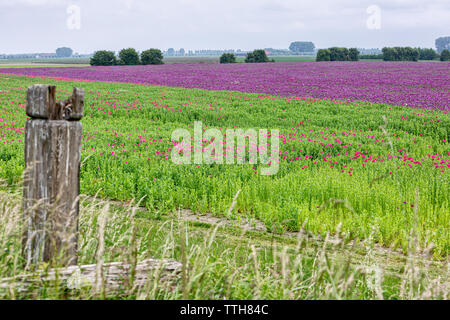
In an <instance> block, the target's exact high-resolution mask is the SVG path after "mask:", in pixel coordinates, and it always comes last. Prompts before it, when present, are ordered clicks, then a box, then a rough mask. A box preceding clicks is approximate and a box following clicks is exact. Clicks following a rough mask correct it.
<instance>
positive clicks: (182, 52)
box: [180, 48, 186, 56]
mask: <svg viewBox="0 0 450 320" xmlns="http://www.w3.org/2000/svg"><path fill="white" fill-rule="evenodd" d="M185 54H186V51H184V49H183V48H181V49H180V56H184V55H185Z"/></svg>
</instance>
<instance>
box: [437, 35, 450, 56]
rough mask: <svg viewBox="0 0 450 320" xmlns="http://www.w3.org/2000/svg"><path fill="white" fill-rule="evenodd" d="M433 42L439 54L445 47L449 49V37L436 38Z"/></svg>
mask: <svg viewBox="0 0 450 320" xmlns="http://www.w3.org/2000/svg"><path fill="white" fill-rule="evenodd" d="M435 44H436V49H437V52H438V53H439V54H441V53H442V51H444V50H445V49H447V50H450V37H440V38H437V39H436V41H435Z"/></svg>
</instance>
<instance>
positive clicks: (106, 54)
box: [90, 48, 164, 66]
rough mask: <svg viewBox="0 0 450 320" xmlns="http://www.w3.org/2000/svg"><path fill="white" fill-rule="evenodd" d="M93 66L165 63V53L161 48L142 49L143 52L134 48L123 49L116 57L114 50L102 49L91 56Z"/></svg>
mask: <svg viewBox="0 0 450 320" xmlns="http://www.w3.org/2000/svg"><path fill="white" fill-rule="evenodd" d="M90 63H91V66H115V65H123V66H125V65H126V66H130V65H140V64H143V65H148V64H164V62H163V54H162V52H161V50H159V49H149V50H145V51H142V52H141V54H140V55H139V53H138V52H137V51H136V50H135V49H133V48H127V49H122V50H120V52H119V56H118V57H116V55H115V53H114V52H113V51H107V50H100V51H97V52H95V54H94V56H93V57H92V58H91V61H90Z"/></svg>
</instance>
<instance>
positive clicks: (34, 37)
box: [0, 0, 450, 53]
mask: <svg viewBox="0 0 450 320" xmlns="http://www.w3.org/2000/svg"><path fill="white" fill-rule="evenodd" d="M371 6H377V7H378V8H379V9H380V19H378V17H377V13H376V10H375V11H370V10H369V11H370V13H368V12H367V9H368V8H369V7H371ZM78 9H79V11H78ZM78 12H79V13H80V14H79V15H78ZM78 16H79V17H80V19H78ZM368 20H369V23H368ZM368 25H369V26H368ZM439 36H450V0H421V1H419V0H378V1H375V0H367V1H366V0H352V1H350V0H315V1H311V0H308V1H304V0H277V1H275V0H157V1H156V0H95V1H93V0H0V53H22V52H54V51H55V49H56V48H57V47H60V46H70V47H71V48H73V49H74V51H75V52H79V53H90V52H93V51H95V50H99V49H109V50H119V49H122V48H125V47H134V48H136V49H138V50H143V49H148V48H153V47H156V48H160V49H164V50H165V49H167V48H170V47H173V48H175V49H179V48H184V49H186V50H189V49H238V48H240V49H244V50H249V49H255V48H266V47H272V48H288V47H289V44H290V42H292V41H295V40H305V41H313V42H314V44H315V45H316V47H318V48H324V47H330V46H345V47H359V48H381V47H383V46H394V45H398V46H420V47H434V40H435V39H436V38H437V37H439Z"/></svg>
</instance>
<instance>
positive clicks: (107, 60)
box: [90, 50, 117, 66]
mask: <svg viewBox="0 0 450 320" xmlns="http://www.w3.org/2000/svg"><path fill="white" fill-rule="evenodd" d="M90 64H91V66H114V65H116V64H117V59H116V56H115V54H114V52H112V51H106V50H101V51H97V52H96V53H95V54H94V56H93V57H92V58H91V61H90Z"/></svg>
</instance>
